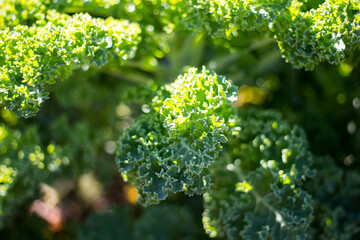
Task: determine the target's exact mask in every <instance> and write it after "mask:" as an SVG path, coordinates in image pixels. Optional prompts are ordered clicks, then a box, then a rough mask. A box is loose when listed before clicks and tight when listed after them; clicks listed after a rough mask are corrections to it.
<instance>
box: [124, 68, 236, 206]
mask: <svg viewBox="0 0 360 240" xmlns="http://www.w3.org/2000/svg"><path fill="white" fill-rule="evenodd" d="M236 94H237V92H236V88H235V87H233V86H232V84H231V82H230V81H229V80H227V79H225V78H224V77H222V76H218V75H216V74H211V73H210V72H209V71H207V70H206V69H205V68H203V70H202V71H198V70H197V69H196V68H191V69H189V71H188V72H187V73H185V74H184V75H181V76H179V77H178V78H177V80H176V81H175V82H174V83H172V84H170V85H167V86H165V87H163V88H162V89H161V91H159V93H158V96H157V97H155V98H154V99H153V102H152V105H151V111H150V112H149V113H148V114H144V115H143V116H142V117H140V119H139V120H138V121H137V122H136V123H135V124H134V126H132V127H130V128H129V129H128V130H127V131H126V132H125V133H124V134H123V136H122V137H121V138H120V140H119V148H118V158H117V163H118V164H119V167H120V168H121V170H122V172H123V174H124V176H125V178H127V179H128V180H129V181H132V182H134V183H135V184H136V185H137V188H138V191H139V193H140V198H139V202H140V203H142V204H144V205H148V204H154V203H158V202H159V200H163V199H165V198H166V197H167V195H168V192H169V191H172V192H180V191H183V192H185V193H186V194H188V195H193V194H202V193H204V191H205V190H206V189H209V187H210V184H211V179H210V176H209V174H210V165H211V164H212V163H213V162H214V160H215V159H216V157H217V156H218V153H219V152H220V150H221V148H222V143H225V142H226V141H227V139H226V137H225V135H224V132H225V131H226V130H227V122H228V120H229V117H230V116H231V115H232V112H233V108H232V106H231V104H230V103H231V101H233V100H235V99H236V97H235V96H236Z"/></svg>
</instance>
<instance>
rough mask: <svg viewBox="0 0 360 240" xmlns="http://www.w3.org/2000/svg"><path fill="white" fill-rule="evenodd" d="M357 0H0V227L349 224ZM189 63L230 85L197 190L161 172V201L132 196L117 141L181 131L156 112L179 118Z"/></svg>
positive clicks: (22, 232)
mask: <svg viewBox="0 0 360 240" xmlns="http://www.w3.org/2000/svg"><path fill="white" fill-rule="evenodd" d="M359 6H360V3H359V1H358V0H354V1H344V0H319V1H318V0H316V1H308V0H301V1H300V0H298V1H287V0H281V1H280V0H279V1H270V0H269V1H257V0H251V1H233V2H230V1H203V0H191V1H190V0H189V1H186V0H181V1H172V0H143V1H138V0H87V1H77V0H57V1H51V0H28V1H22V0H0V29H1V32H2V34H1V37H0V48H1V49H2V50H1V51H0V68H1V72H0V79H1V81H0V88H1V93H0V96H1V99H2V100H1V109H0V228H1V230H0V238H1V239H44V240H46V239H56V240H57V239H62V240H63V239H69V240H70V239H100V238H101V239H207V238H208V237H207V236H206V235H205V234H204V230H203V229H202V227H201V218H202V220H203V222H204V227H205V231H206V233H207V234H209V236H210V237H215V238H218V239H231V238H233V239H261V238H265V239H267V238H270V239H286V238H285V235H282V234H286V235H287V236H289V238H288V239H293V238H294V235H297V236H298V237H302V238H304V237H305V233H306V238H307V239H344V240H345V239H358V238H360V217H359V216H360V213H359V209H360V205H359V203H358V202H359V201H358V199H359V189H360V175H359V170H360V169H359V167H360V130H359V126H360V82H359V79H360V68H359V66H358V63H359V60H360V54H359V34H360V32H359V26H360V25H359V19H360V18H359V11H360V9H359ZM121 19H126V20H121ZM115 26H116V29H115V28H114V27H115ZM289 29H290V30H291V31H290V30H289ZM88 30H91V31H88ZM89 32H90V33H91V34H90V35H87V34H86V33H89ZM109 36H111V41H112V43H113V44H112V45H111V46H109ZM25 40H26V41H25ZM116 42H118V43H119V45H118V46H119V49H117V48H116V47H115V45H114V43H116ZM64 44H65V45H64ZM35 46H36V47H37V50H36V51H35V50H34V47H35ZM135 48H136V51H135ZM279 48H280V51H279ZM52 49H56V50H52ZM74 49H77V50H76V51H75V50H74ZM21 53H22V55H21ZM89 54H90V55H89ZM31 56H32V57H31ZM44 56H48V57H49V59H45V57H44ZM283 58H285V60H284V59H283ZM1 59H2V60H1ZM124 60H126V61H124ZM286 61H287V62H289V63H290V64H287V63H285V62H286ZM91 62H94V63H93V64H91ZM65 63H66V64H65ZM37 64H38V66H37ZM332 64H336V65H332ZM100 65H101V67H100ZM203 65H204V66H206V69H208V70H209V72H211V73H215V72H216V73H217V74H218V75H216V76H217V78H222V77H221V76H226V79H231V80H232V83H233V84H234V85H235V86H238V87H239V90H238V95H239V97H238V99H237V101H235V102H233V106H235V107H236V108H238V109H232V110H231V111H230V112H232V114H235V113H236V114H235V115H233V116H234V117H233V119H232V120H231V121H230V122H232V124H230V123H227V124H226V127H224V129H222V130H224V131H221V134H224V133H225V135H226V138H227V142H226V143H222V142H221V141H220V142H221V143H220V144H221V147H218V149H217V151H216V152H215V154H211V156H210V155H209V156H210V157H214V161H213V162H212V163H211V164H209V166H208V167H207V168H206V171H205V172H206V174H207V175H209V176H210V177H211V181H209V182H210V183H211V186H210V185H209V186H207V188H206V189H210V190H205V189H204V191H205V192H206V194H205V195H204V198H203V199H202V198H201V197H196V196H194V197H188V196H186V195H183V194H182V193H176V194H174V193H172V192H171V191H169V192H168V191H167V190H171V188H172V187H171V186H168V188H167V189H165V190H163V189H161V190H162V191H163V192H164V194H166V195H167V200H165V201H166V203H165V204H164V203H160V205H158V206H151V207H149V208H146V209H145V208H142V207H141V206H139V205H136V204H134V200H136V198H137V194H136V192H135V191H134V187H133V186H130V185H129V184H127V183H124V182H123V181H122V180H121V176H120V174H119V171H118V167H117V166H116V163H115V161H114V158H115V154H116V149H117V143H116V142H117V139H119V137H120V136H121V135H122V134H123V132H129V131H132V130H134V129H135V128H138V129H136V130H137V131H138V132H136V134H140V133H144V134H143V135H144V136H145V135H146V131H147V130H148V129H147V128H144V127H143V126H142V125H141V124H140V125H139V123H142V124H143V125H144V126H145V125H149V123H151V121H154V120H156V121H155V122H156V127H154V128H152V129H153V130H154V129H159V128H160V129H162V130H161V131H162V132H159V131H154V132H156V133H157V134H158V135H159V136H158V138H159V139H161V140H162V138H161V136H162V135H165V136H166V137H168V138H170V135H171V134H172V135H171V136H172V138H173V140H174V139H175V140H174V141H173V142H172V143H173V145H174V146H175V145H176V144H175V143H176V139H177V138H184V136H185V137H186V136H187V137H188V138H189V140H190V141H194V139H193V138H192V137H189V136H190V135H191V134H192V132H193V131H191V129H192V127H193V126H192V125H191V123H192V122H191V121H188V122H186V121H177V122H175V123H178V125H176V124H175V125H171V123H172V121H170V119H169V118H168V120H169V121H168V125H167V124H163V122H164V120H166V119H167V117H168V116H169V114H170V116H171V120H174V119H179V116H181V115H182V117H186V116H187V115H186V114H185V113H186V112H187V111H188V110H189V109H187V107H189V106H190V105H191V104H190V105H189V104H187V103H184V102H182V101H181V100H182V97H186V91H185V90H184V89H185V87H188V88H189V90H191V91H197V90H196V88H195V87H194V86H195V85H186V84H185V85H183V86H184V88H181V86H182V85H181V84H179V86H176V87H175V85H171V83H172V82H173V81H174V80H175V79H177V76H178V75H179V74H183V73H184V72H186V71H188V69H189V66H191V67H196V68H198V69H201V67H202V66H203ZM47 66H50V67H51V68H49V67H47ZM294 68H305V69H307V70H310V69H311V70H312V71H304V70H301V69H298V70H297V69H294ZM37 73H38V75H36V74H37ZM198 73H199V74H200V70H198ZM190 75H191V74H190ZM34 76H36V77H34ZM183 76H184V75H182V76H180V77H179V78H180V79H181V78H183ZM211 76H212V75H211ZM206 79H207V78H206ZM210 79H212V78H209V79H208V80H209V82H211V81H212V80H213V79H212V80H211V81H210ZM59 80H63V81H59ZM179 81H180V80H178V82H179ZM196 81H202V79H201V77H200V78H196ZM55 82H56V84H55ZM165 84H166V85H165ZM164 85H165V87H164ZM166 86H167V87H166ZM209 86H211V84H210V85H209ZM212 90H213V89H212ZM10 92H11V94H12V95H10V94H9V93H10ZM198 92H199V91H198ZM210 92H211V91H210ZM159 93H161V94H162V95H161V96H160V95H159ZM199 94H200V95H201V93H199ZM199 94H198V95H199ZM198 95H197V96H198ZM159 96H160V97H159ZM39 97H40V98H39ZM170 97H171V98H170ZM172 98H173V99H180V101H178V100H176V101H174V103H173V104H170V105H169V104H168V105H169V106H167V107H164V106H166V105H165V104H164V103H165V102H166V103H169V100H168V99H172ZM42 99H47V100H46V101H43V100H42ZM191 100H192V101H194V99H191ZM154 102H155V103H154ZM156 102H157V103H156ZM195 102H196V101H195ZM22 104H23V105H22ZM155 105H156V106H155ZM178 106H182V107H183V109H180V111H179V110H178V109H177V107H178ZM191 106H192V107H193V106H194V105H191ZM229 106H230V105H229ZM155 107H157V108H158V110H159V111H158V112H156V110H154V108H155ZM249 108H251V109H249ZM7 109H11V110H13V111H15V112H16V114H17V115H19V116H21V115H22V116H27V117H28V116H34V115H35V113H36V116H34V117H32V118H28V119H24V118H18V117H17V116H16V114H14V113H13V112H11V111H9V110H7ZM160 109H161V111H160ZM184 109H185V110H186V111H185V112H184V111H183V110H184ZM195 109H201V107H200V108H195ZM268 109H274V111H269V110H268ZM155 112H156V113H155ZM190 112H191V111H190ZM219 112H221V111H214V112H211V113H209V114H208V115H206V114H204V115H201V114H200V115H194V116H196V117H199V118H201V117H203V116H205V119H207V118H208V117H209V116H211V115H212V113H214V114H219ZM280 113H281V114H280ZM161 114H163V115H161ZM202 114H203V113H202ZM140 115H144V116H140ZM149 115H156V117H150V116H149ZM191 116H193V115H191ZM221 116H222V113H221V114H220V115H218V117H219V118H221ZM139 118H140V119H139ZM136 119H138V120H136ZM183 120H185V119H183ZM227 121H228V120H227ZM134 123H135V124H134ZM275 123H276V124H275ZM294 124H295V125H294ZM139 126H140V127H139ZM172 126H177V128H176V129H180V130H181V129H182V130H181V131H179V133H181V134H178V132H177V131H173V132H172V131H171V129H172ZM181 126H186V127H183V128H181ZM165 128H169V129H170V130H165ZM302 129H303V130H302ZM195 132H196V131H195ZM206 132H207V133H209V132H211V131H210V130H209V131H206ZM304 133H306V136H305V134H304ZM186 134H188V135H186ZM160 135H161V136H160ZM183 135H184V136H183ZM196 136H197V135H196ZM147 137H148V136H147ZM197 137H198V136H197ZM123 138H124V137H123ZM224 142H225V141H224ZM140 145H141V144H140ZM140 145H139V146H140ZM141 146H145V145H141ZM166 147H169V148H170V146H169V145H163V146H162V148H163V149H166ZM198 147H199V148H200V149H201V147H203V146H202V142H201V141H199V142H198ZM137 151H138V150H137V149H133V153H137ZM146 151H147V154H149V155H151V154H150V153H153V152H156V151H157V152H161V150H160V148H155V147H154V148H151V149H150V150H149V149H147V150H146ZM140 152H141V151H140ZM310 152H311V153H310ZM290 153H291V154H290ZM215 155H218V157H215ZM164 156H165V155H164ZM312 156H313V157H312ZM165 157H167V156H165ZM284 158H286V159H288V161H285V162H284V161H283V159H284ZM239 159H240V161H238V160H239ZM123 160H124V161H125V160H126V159H123ZM207 160H209V159H207ZM218 160H219V161H218ZM143 162H144V163H146V161H145V160H143ZM170 165H171V164H170V163H169V166H170ZM120 166H123V165H122V164H120ZM154 166H156V167H157V166H158V165H157V164H153V166H152V168H150V169H152V170H155V171H153V172H154V173H156V174H158V175H159V174H160V173H161V169H158V168H156V167H155V168H154ZM192 167H193V166H191V168H192ZM210 169H211V171H210ZM239 169H240V170H241V171H242V172H243V173H244V175H245V176H246V177H244V176H241V177H240V178H239V174H238V173H237V172H239V171H238V170H239ZM294 169H296V170H297V171H295V172H294V171H293V170H294ZM134 172H135V170H134ZM156 174H155V175H156ZM158 175H156V176H158ZM177 177H178V178H181V177H182V175H178V176H177ZM41 182H46V183H47V184H48V185H47V186H48V187H46V188H44V187H43V184H40V183H41ZM135 182H136V180H135ZM259 183H262V184H259ZM182 190H185V191H186V189H182ZM175 192H176V191H175ZM140 195H141V192H140ZM290 202H291V204H290ZM203 204H204V205H203ZM269 206H270V208H269ZM299 209H301V210H299ZM202 212H204V214H203V215H201V214H202ZM46 213H48V214H46ZM50 213H58V215H56V214H52V215H51V214H50ZM101 213H102V214H101ZM288 213H294V214H293V215H291V214H288ZM310 213H311V214H310ZM59 214H60V215H59ZM279 219H282V220H283V221H280V220H279ZM55 222H58V223H59V225H58V227H57V228H56V227H54V223H55ZM292 223H295V226H294V225H293V224H292ZM282 226H287V227H285V228H282ZM305 229H306V230H305ZM272 230H273V231H272ZM254 233H258V235H256V234H254ZM280 234H281V235H280ZM270 236H273V237H272V238H271V237H270ZM274 236H275V237H274ZM106 237H107V238H106Z"/></svg>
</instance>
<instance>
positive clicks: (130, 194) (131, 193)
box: [124, 185, 139, 204]
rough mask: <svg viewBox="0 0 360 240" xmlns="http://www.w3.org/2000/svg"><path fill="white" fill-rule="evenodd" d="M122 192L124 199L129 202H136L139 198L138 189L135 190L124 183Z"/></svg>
mask: <svg viewBox="0 0 360 240" xmlns="http://www.w3.org/2000/svg"><path fill="white" fill-rule="evenodd" d="M124 192H125V195H126V199H127V200H128V201H129V203H131V204H136V202H137V200H138V198H139V194H138V191H137V190H136V187H135V186H131V185H125V186H124Z"/></svg>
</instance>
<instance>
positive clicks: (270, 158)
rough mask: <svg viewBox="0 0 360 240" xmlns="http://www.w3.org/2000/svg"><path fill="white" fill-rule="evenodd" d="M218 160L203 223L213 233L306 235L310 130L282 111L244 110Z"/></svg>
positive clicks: (280, 236)
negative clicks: (287, 119)
mask: <svg viewBox="0 0 360 240" xmlns="http://www.w3.org/2000/svg"><path fill="white" fill-rule="evenodd" d="M229 135H230V136H231V137H229V142H228V143H227V144H226V145H225V146H226V150H227V151H224V152H223V154H221V156H220V157H219V160H218V161H216V162H215V164H214V165H213V168H214V171H213V172H212V174H211V177H212V178H213V181H214V184H213V186H212V188H211V192H208V193H206V194H205V195H204V202H205V211H204V215H203V223H204V228H205V230H206V232H207V233H208V234H209V235H210V236H211V237H215V236H218V237H221V238H226V239H305V238H306V230H307V228H308V226H309V224H310V216H311V214H312V200H311V197H310V195H309V194H307V193H306V192H305V191H304V190H302V189H301V185H302V183H303V181H304V180H306V179H307V178H309V177H311V176H312V175H313V173H312V171H311V170H310V169H309V165H310V163H311V158H312V157H311V154H310V153H309V151H308V146H307V141H306V138H305V135H304V133H303V131H301V129H299V128H298V127H291V126H290V125H289V124H288V123H286V122H285V121H283V120H281V118H280V117H279V115H278V114H276V113H273V112H268V111H264V112H262V111H252V110H250V111H248V110H245V111H241V112H240V113H239V114H238V116H237V118H236V119H235V120H234V121H233V122H232V123H231V127H230V133H229Z"/></svg>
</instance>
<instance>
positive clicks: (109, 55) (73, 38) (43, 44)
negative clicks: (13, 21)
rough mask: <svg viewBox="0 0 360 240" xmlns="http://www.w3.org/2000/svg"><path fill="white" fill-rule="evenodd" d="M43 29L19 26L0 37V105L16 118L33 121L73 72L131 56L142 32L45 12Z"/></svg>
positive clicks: (122, 25)
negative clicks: (56, 87) (48, 87)
mask: <svg viewBox="0 0 360 240" xmlns="http://www.w3.org/2000/svg"><path fill="white" fill-rule="evenodd" d="M46 20H47V21H45V22H44V25H42V26H37V25H34V26H31V27H28V26H24V25H18V26H16V27H14V28H12V29H10V28H6V29H4V30H2V31H1V35H0V73H1V74H0V103H1V104H2V105H4V106H5V107H6V108H8V109H10V110H12V111H13V112H15V113H16V114H17V115H18V116H24V117H30V116H33V115H34V114H35V113H36V112H37V111H38V109H39V106H40V105H41V103H42V102H43V100H44V99H45V98H47V97H48V93H47V92H44V88H45V87H46V85H48V84H54V83H55V82H56V81H57V80H63V79H66V78H67V77H68V76H69V75H70V74H71V72H72V69H74V68H75V67H77V66H80V67H81V66H86V65H89V64H91V63H95V64H96V65H97V66H100V65H103V64H105V63H106V62H107V61H108V60H112V61H118V62H123V61H124V60H126V59H127V58H129V57H131V56H132V55H133V54H134V50H135V48H136V46H137V43H138V41H139V40H140V39H139V33H140V29H139V27H138V25H137V24H131V23H129V22H128V21H126V20H114V19H112V18H108V19H106V20H103V19H97V18H92V17H91V16H90V15H88V14H76V15H73V16H69V15H66V14H60V13H58V12H55V11H49V12H48V15H47V16H46Z"/></svg>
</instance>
